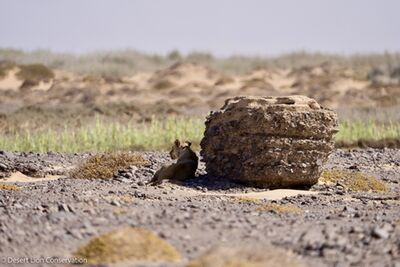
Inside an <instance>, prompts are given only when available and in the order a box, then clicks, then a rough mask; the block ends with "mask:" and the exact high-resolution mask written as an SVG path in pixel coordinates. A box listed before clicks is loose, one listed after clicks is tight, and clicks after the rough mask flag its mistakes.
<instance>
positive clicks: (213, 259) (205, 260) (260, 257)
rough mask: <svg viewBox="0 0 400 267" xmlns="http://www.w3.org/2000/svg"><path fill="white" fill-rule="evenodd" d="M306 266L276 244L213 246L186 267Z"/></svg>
mask: <svg viewBox="0 0 400 267" xmlns="http://www.w3.org/2000/svg"><path fill="white" fill-rule="evenodd" d="M265 266H274V267H284V266H292V267H304V266H305V265H304V263H303V262H302V261H300V260H299V259H298V258H297V257H296V256H295V255H294V254H293V253H292V252H291V251H288V250H284V249H281V248H279V247H274V246H265V247H258V246H257V247H256V246H254V245H252V246H243V247H213V248H211V249H210V250H209V251H208V252H206V253H205V254H203V255H200V256H199V257H197V258H195V259H193V260H191V261H190V262H189V263H188V264H187V265H186V267H265Z"/></svg>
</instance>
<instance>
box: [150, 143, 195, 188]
mask: <svg viewBox="0 0 400 267" xmlns="http://www.w3.org/2000/svg"><path fill="white" fill-rule="evenodd" d="M191 145H192V143H191V142H189V141H186V142H184V143H183V144H181V142H180V141H179V140H178V139H176V140H175V142H174V145H173V146H172V149H171V151H170V152H169V155H170V156H171V159H174V160H175V159H177V161H176V163H172V164H170V165H164V166H162V167H161V169H159V170H158V171H157V172H156V173H155V174H154V176H153V178H152V179H151V180H150V182H149V184H150V185H157V184H160V183H161V182H162V181H163V180H174V181H184V180H186V179H189V178H192V177H194V175H195V172H196V170H197V166H198V163H199V158H198V157H197V155H196V153H195V152H194V151H193V150H192V149H191V148H190V146H191Z"/></svg>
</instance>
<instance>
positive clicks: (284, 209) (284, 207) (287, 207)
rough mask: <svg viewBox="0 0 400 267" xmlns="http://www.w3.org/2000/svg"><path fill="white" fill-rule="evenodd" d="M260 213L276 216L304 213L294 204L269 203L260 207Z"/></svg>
mask: <svg viewBox="0 0 400 267" xmlns="http://www.w3.org/2000/svg"><path fill="white" fill-rule="evenodd" d="M257 210H258V211H268V212H273V213H276V214H287V213H302V212H303V210H302V209H301V208H299V207H297V206H295V205H292V204H277V203H268V204H265V205H262V206H260V207H259V208H258V209H257Z"/></svg>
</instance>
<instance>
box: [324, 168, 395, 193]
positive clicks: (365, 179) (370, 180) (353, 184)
mask: <svg viewBox="0 0 400 267" xmlns="http://www.w3.org/2000/svg"><path fill="white" fill-rule="evenodd" d="M320 181H321V182H323V183H337V182H340V183H342V184H343V185H344V186H345V187H346V188H348V189H350V190H352V191H356V192H367V191H376V192H386V191H387V190H388V189H387V186H386V184H385V183H384V182H382V181H380V180H379V179H378V178H376V177H375V176H372V175H369V174H366V173H363V172H351V171H344V170H327V171H324V172H322V175H321V178H320Z"/></svg>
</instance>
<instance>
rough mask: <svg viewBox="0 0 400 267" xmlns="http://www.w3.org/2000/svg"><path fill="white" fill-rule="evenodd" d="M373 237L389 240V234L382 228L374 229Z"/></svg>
mask: <svg viewBox="0 0 400 267" xmlns="http://www.w3.org/2000/svg"><path fill="white" fill-rule="evenodd" d="M372 236H373V237H376V238H381V239H388V238H389V232H388V231H387V230H386V229H384V228H380V227H374V228H373V229H372Z"/></svg>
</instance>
